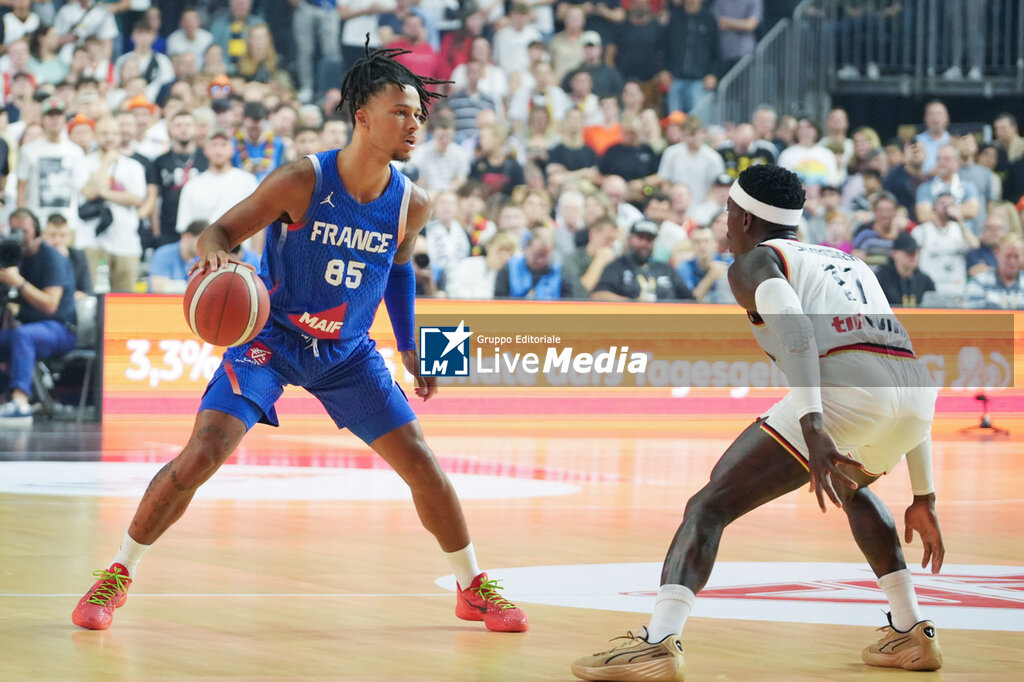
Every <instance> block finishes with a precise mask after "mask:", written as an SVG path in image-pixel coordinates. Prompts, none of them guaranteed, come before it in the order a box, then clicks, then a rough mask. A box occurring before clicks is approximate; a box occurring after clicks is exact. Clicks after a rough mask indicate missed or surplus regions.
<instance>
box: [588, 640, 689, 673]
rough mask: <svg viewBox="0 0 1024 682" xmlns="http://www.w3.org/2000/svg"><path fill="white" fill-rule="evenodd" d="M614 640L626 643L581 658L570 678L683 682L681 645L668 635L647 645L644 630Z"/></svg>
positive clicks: (684, 662) (683, 670) (684, 664)
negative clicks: (621, 640)
mask: <svg viewBox="0 0 1024 682" xmlns="http://www.w3.org/2000/svg"><path fill="white" fill-rule="evenodd" d="M615 639H624V640H626V641H625V642H623V643H622V644H620V645H619V646H617V647H615V648H614V649H609V650H608V651H602V652H601V653H598V654H594V655H593V656H584V657H583V658H579V659H577V660H576V661H575V662H573V664H572V674H573V675H575V676H576V677H578V678H580V679H582V680H617V681H618V682H683V679H684V677H685V674H686V661H685V660H684V659H683V643H682V642H681V641H680V640H679V637H677V636H675V635H669V636H668V637H666V638H665V639H663V640H661V641H660V642H657V643H653V642H648V641H647V628H646V627H642V628H640V631H639V632H638V633H637V634H635V635H634V634H633V633H632V632H627V633H626V634H625V635H623V636H622V637H616V638H615Z"/></svg>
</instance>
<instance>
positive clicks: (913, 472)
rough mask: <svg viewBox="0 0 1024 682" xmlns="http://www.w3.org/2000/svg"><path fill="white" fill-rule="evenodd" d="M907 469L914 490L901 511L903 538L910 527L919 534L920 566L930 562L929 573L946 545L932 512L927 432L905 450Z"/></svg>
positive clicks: (911, 535)
mask: <svg viewBox="0 0 1024 682" xmlns="http://www.w3.org/2000/svg"><path fill="white" fill-rule="evenodd" d="M907 469H908V470H909V471H910V485H911V487H912V488H913V490H914V501H913V503H911V505H910V506H909V507H907V511H906V513H905V514H904V515H903V523H904V526H905V527H906V537H905V539H906V541H907V544H910V543H911V542H912V541H913V540H914V531H917V534H918V535H920V536H921V544H923V545H924V557H923V558H922V560H921V568H927V567H928V561H929V560H931V563H932V573H938V572H939V571H940V570H942V560H943V558H944V557H945V555H946V547H945V545H943V543H942V531H941V530H940V529H939V517H938V516H937V515H936V513H935V488H934V485H933V484H932V439H931V435H929V436H928V438H925V439H924V440H923V441H921V442H920V443H919V444H918V445H917V446H916V447H914V449H912V450H911V451H910V452H908V453H907Z"/></svg>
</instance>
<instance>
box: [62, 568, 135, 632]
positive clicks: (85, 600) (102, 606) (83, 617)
mask: <svg viewBox="0 0 1024 682" xmlns="http://www.w3.org/2000/svg"><path fill="white" fill-rule="evenodd" d="M93 575H94V576H96V577H97V578H99V580H97V581H96V584H95V585H93V586H92V589H90V590H89V591H88V592H86V593H85V596H84V597H82V598H81V599H79V600H78V606H76V607H75V610H74V611H72V612H71V622H72V623H74V624H75V625H77V626H78V627H82V628H88V629H90V630H106V629H107V628H109V627H110V624H111V623H113V622H114V609H116V608H119V607H121V606H124V603H125V602H126V601H127V600H128V587H129V586H130V585H131V584H132V579H131V578H129V577H128V569H127V568H125V567H124V566H122V565H121V564H111V566H110V570H108V571H104V570H103V569H100V570H98V571H93Z"/></svg>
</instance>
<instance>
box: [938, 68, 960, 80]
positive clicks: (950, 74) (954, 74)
mask: <svg viewBox="0 0 1024 682" xmlns="http://www.w3.org/2000/svg"><path fill="white" fill-rule="evenodd" d="M942 77H943V78H944V79H945V80H947V81H959V80H963V78H964V72H963V70H962V69H961V68H960V67H959V66H952V67H950V68H948V69H946V70H945V71H944V72H943V73H942Z"/></svg>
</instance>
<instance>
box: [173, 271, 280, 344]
mask: <svg viewBox="0 0 1024 682" xmlns="http://www.w3.org/2000/svg"><path fill="white" fill-rule="evenodd" d="M184 308H185V321H186V322H187V323H188V326H189V328H190V329H191V330H192V331H193V332H194V333H195V334H196V335H197V336H198V337H199V338H201V339H202V340H203V341H206V342H207V343H212V344H213V345H215V346H238V345H241V344H243V343H248V342H249V341H252V340H253V339H254V338H255V337H256V335H257V334H259V333H260V330H262V329H263V326H264V325H265V324H266V323H267V318H268V317H269V316H270V296H269V295H268V294H267V287H266V286H264V285H263V281H262V280H261V279H260V278H259V277H257V276H256V273H254V272H253V271H252V270H250V269H249V268H247V267H246V266H244V265H235V264H232V265H230V266H229V267H226V268H221V269H219V270H214V271H213V272H208V273H206V274H205V275H197V276H195V277H193V278H192V280H191V281H190V282H189V283H188V288H187V289H186V290H185V300H184Z"/></svg>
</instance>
